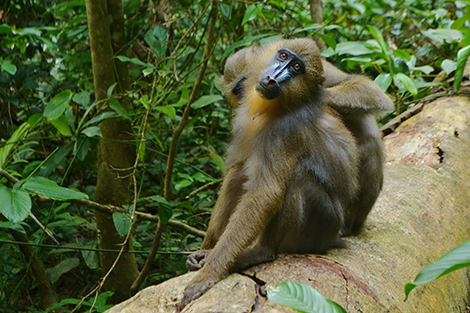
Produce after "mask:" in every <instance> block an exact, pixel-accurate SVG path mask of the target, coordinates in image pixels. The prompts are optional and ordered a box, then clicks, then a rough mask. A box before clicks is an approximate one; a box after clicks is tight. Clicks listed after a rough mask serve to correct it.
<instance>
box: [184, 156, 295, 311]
mask: <svg viewBox="0 0 470 313" xmlns="http://www.w3.org/2000/svg"><path fill="white" fill-rule="evenodd" d="M252 161H253V160H252ZM247 162H249V161H247ZM294 162H295V158H291V160H290V162H289V161H287V162H286V161H284V162H283V163H285V164H286V167H285V168H283V169H282V172H281V171H279V170H278V171H273V170H272V169H268V168H266V166H264V167H263V170H260V168H259V167H257V166H255V165H256V163H257V161H253V162H252V163H253V166H252V167H251V168H252V169H255V170H256V171H258V173H256V174H254V175H249V177H251V179H249V181H248V182H247V186H246V189H247V191H246V193H245V194H244V195H243V197H242V198H241V199H240V201H239V203H238V205H237V207H236V208H235V210H234V212H233V214H232V216H231V217H230V221H229V222H228V224H227V226H226V228H225V230H224V232H223V234H222V235H221V236H220V238H219V240H218V242H217V244H216V245H215V247H214V248H213V249H212V250H211V251H209V253H208V255H207V258H206V262H205V264H204V266H203V267H202V268H201V269H200V270H199V271H198V272H197V275H196V276H195V277H194V278H193V280H192V281H191V282H190V283H189V285H188V287H187V288H186V290H185V292H184V297H183V300H182V301H181V305H180V310H181V309H183V308H184V307H185V306H186V305H187V304H188V303H190V302H191V301H193V300H194V299H196V298H199V297H200V296H201V295H203V294H204V293H205V292H206V291H207V290H208V289H209V288H211V287H212V286H213V285H214V284H215V283H217V282H218V281H220V280H221V279H223V278H224V277H226V276H227V275H228V274H229V273H230V272H231V271H233V267H234V265H235V264H236V262H237V259H238V258H239V257H240V256H241V255H242V254H243V252H244V251H246V249H247V248H248V247H249V246H250V245H251V244H252V243H253V242H254V241H255V240H256V239H257V238H258V237H259V236H260V234H261V233H262V232H263V231H264V228H265V227H266V225H268V223H269V222H270V221H271V219H272V218H273V217H274V216H275V215H276V213H277V212H278V211H279V210H280V208H281V206H282V199H283V197H284V193H285V188H286V187H285V186H286V184H287V183H288V180H289V179H290V176H289V173H292V168H293V167H294ZM287 163H290V164H289V165H287ZM274 244H275V243H273V245H274ZM271 248H272V249H274V247H271Z"/></svg>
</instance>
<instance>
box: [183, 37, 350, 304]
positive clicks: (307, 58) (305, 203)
mask: <svg viewBox="0 0 470 313" xmlns="http://www.w3.org/2000/svg"><path fill="white" fill-rule="evenodd" d="M281 48H287V49H289V50H291V51H293V52H294V53H296V54H297V55H298V56H299V58H300V59H301V60H302V61H303V63H304V64H305V73H304V74H302V75H299V76H293V77H292V78H290V79H289V80H287V81H286V82H285V83H283V85H282V91H281V93H280V94H279V95H278V96H277V97H276V98H274V99H273V100H266V99H265V97H264V95H262V94H261V93H259V95H258V94H257V93H258V92H257V91H255V90H254V89H255V86H256V84H257V83H258V81H259V80H260V77H261V76H262V75H263V73H265V72H266V71H267V70H268V69H269V68H271V66H272V63H273V60H274V59H275V57H276V55H277V53H278V51H279V49H281ZM242 51H243V50H242ZM237 58H239V60H241V61H240V62H244V64H245V65H244V66H243V69H242V70H241V71H240V73H239V74H240V75H239V74H234V73H233V72H230V71H231V70H229V71H228V72H227V73H226V76H227V75H229V76H230V75H232V76H231V77H232V78H231V80H232V81H238V80H240V79H242V80H241V85H240V87H242V90H241V91H242V93H241V94H240V95H234V96H235V98H238V102H239V103H240V106H239V108H238V109H237V115H236V117H235V119H234V121H233V134H232V141H231V143H230V145H229V148H228V156H227V161H226V168H227V174H226V177H225V179H224V181H223V183H222V187H221V190H220V192H219V198H218V200H217V203H216V205H215V208H214V212H213V214H212V217H211V220H210V223H209V227H208V230H207V235H206V237H205V239H204V241H203V243H202V246H201V251H199V252H197V253H194V254H193V255H191V256H190V257H189V260H188V267H189V268H190V269H192V270H198V269H199V271H198V273H197V275H196V276H195V277H194V279H193V280H192V281H191V283H190V284H189V285H188V287H187V288H186V290H185V293H184V298H183V300H182V303H181V305H180V309H182V308H183V307H184V306H186V305H187V304H188V303H189V302H190V301H192V300H193V299H195V298H198V297H200V296H201V295H202V294H203V293H205V292H206V291H207V289H209V288H210V287H211V286H212V285H214V284H215V283H216V282H218V281H219V280H221V279H222V278H224V277H225V276H226V275H228V274H229V273H230V272H232V271H236V270H239V269H243V268H246V267H248V266H251V265H254V264H259V263H262V262H265V261H267V260H270V259H273V258H274V257H275V256H276V255H277V254H278V253H323V252H325V251H326V250H327V249H329V248H331V247H332V246H334V245H335V243H337V242H338V238H339V234H340V230H341V228H342V227H343V226H344V217H345V210H347V208H348V206H349V205H350V204H351V203H352V202H353V201H354V198H355V196H356V195H357V191H358V180H357V178H358V172H357V169H358V155H357V146H356V141H355V139H354V137H353V136H352V135H351V133H350V131H348V129H347V128H346V127H345V126H344V124H343V122H342V121H341V119H340V118H339V117H338V114H337V113H336V112H335V111H333V110H332V109H331V108H329V107H328V106H327V105H326V99H327V98H326V97H325V95H326V91H325V89H324V88H323V87H322V83H323V81H324V77H323V69H322V60H321V58H320V52H319V50H318V48H317V47H316V45H315V43H314V42H313V41H311V40H308V39H297V40H281V41H276V42H271V43H269V44H267V45H265V46H262V47H256V48H252V49H250V50H246V51H245V52H241V53H240V52H239V53H238V57H237ZM232 61H233V60H232ZM232 61H230V59H229V61H227V63H228V67H226V71H227V70H228V69H232V70H233V69H234V68H235V69H236V71H238V70H237V68H238V67H237V62H232ZM241 76H244V77H243V78H242V77H241Z"/></svg>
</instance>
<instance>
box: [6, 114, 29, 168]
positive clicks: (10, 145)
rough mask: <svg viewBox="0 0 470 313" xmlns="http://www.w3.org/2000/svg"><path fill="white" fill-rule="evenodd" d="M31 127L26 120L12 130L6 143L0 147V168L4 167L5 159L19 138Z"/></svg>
mask: <svg viewBox="0 0 470 313" xmlns="http://www.w3.org/2000/svg"><path fill="white" fill-rule="evenodd" d="M30 128H31V125H30V124H29V123H28V122H24V123H23V124H21V125H20V127H18V129H17V130H15V131H14V132H13V134H12V135H11V137H10V139H8V140H7V142H6V144H5V145H4V146H3V147H1V148H0V168H2V169H5V168H6V167H5V165H6V164H7V160H8V159H9V157H10V153H11V151H12V150H13V148H15V147H16V146H17V145H18V144H19V141H20V140H21V139H23V137H24V136H25V135H26V132H27V131H28V129H30Z"/></svg>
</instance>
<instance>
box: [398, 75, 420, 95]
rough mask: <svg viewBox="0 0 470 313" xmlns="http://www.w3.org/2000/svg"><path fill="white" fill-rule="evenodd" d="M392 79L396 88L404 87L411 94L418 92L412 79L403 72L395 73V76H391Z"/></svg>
mask: <svg viewBox="0 0 470 313" xmlns="http://www.w3.org/2000/svg"><path fill="white" fill-rule="evenodd" d="M393 81H394V83H395V85H397V87H398V88H402V87H404V88H405V89H406V90H408V91H409V92H411V93H412V94H413V95H416V94H418V89H417V88H416V85H415V83H414V81H413V80H412V79H411V78H409V77H408V76H406V75H405V74H403V73H398V74H396V75H395V76H393Z"/></svg>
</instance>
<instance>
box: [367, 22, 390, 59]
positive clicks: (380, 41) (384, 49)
mask: <svg viewBox="0 0 470 313" xmlns="http://www.w3.org/2000/svg"><path fill="white" fill-rule="evenodd" d="M367 27H368V28H369V32H370V34H371V35H372V36H373V37H374V39H375V40H377V42H378V44H379V46H380V49H381V50H382V53H383V55H384V56H385V57H386V58H387V61H388V62H390V55H389V52H390V47H389V45H388V43H387V42H386V41H385V39H384V37H383V35H382V33H381V32H380V30H379V29H378V28H377V27H374V26H371V25H368V26H367Z"/></svg>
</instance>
